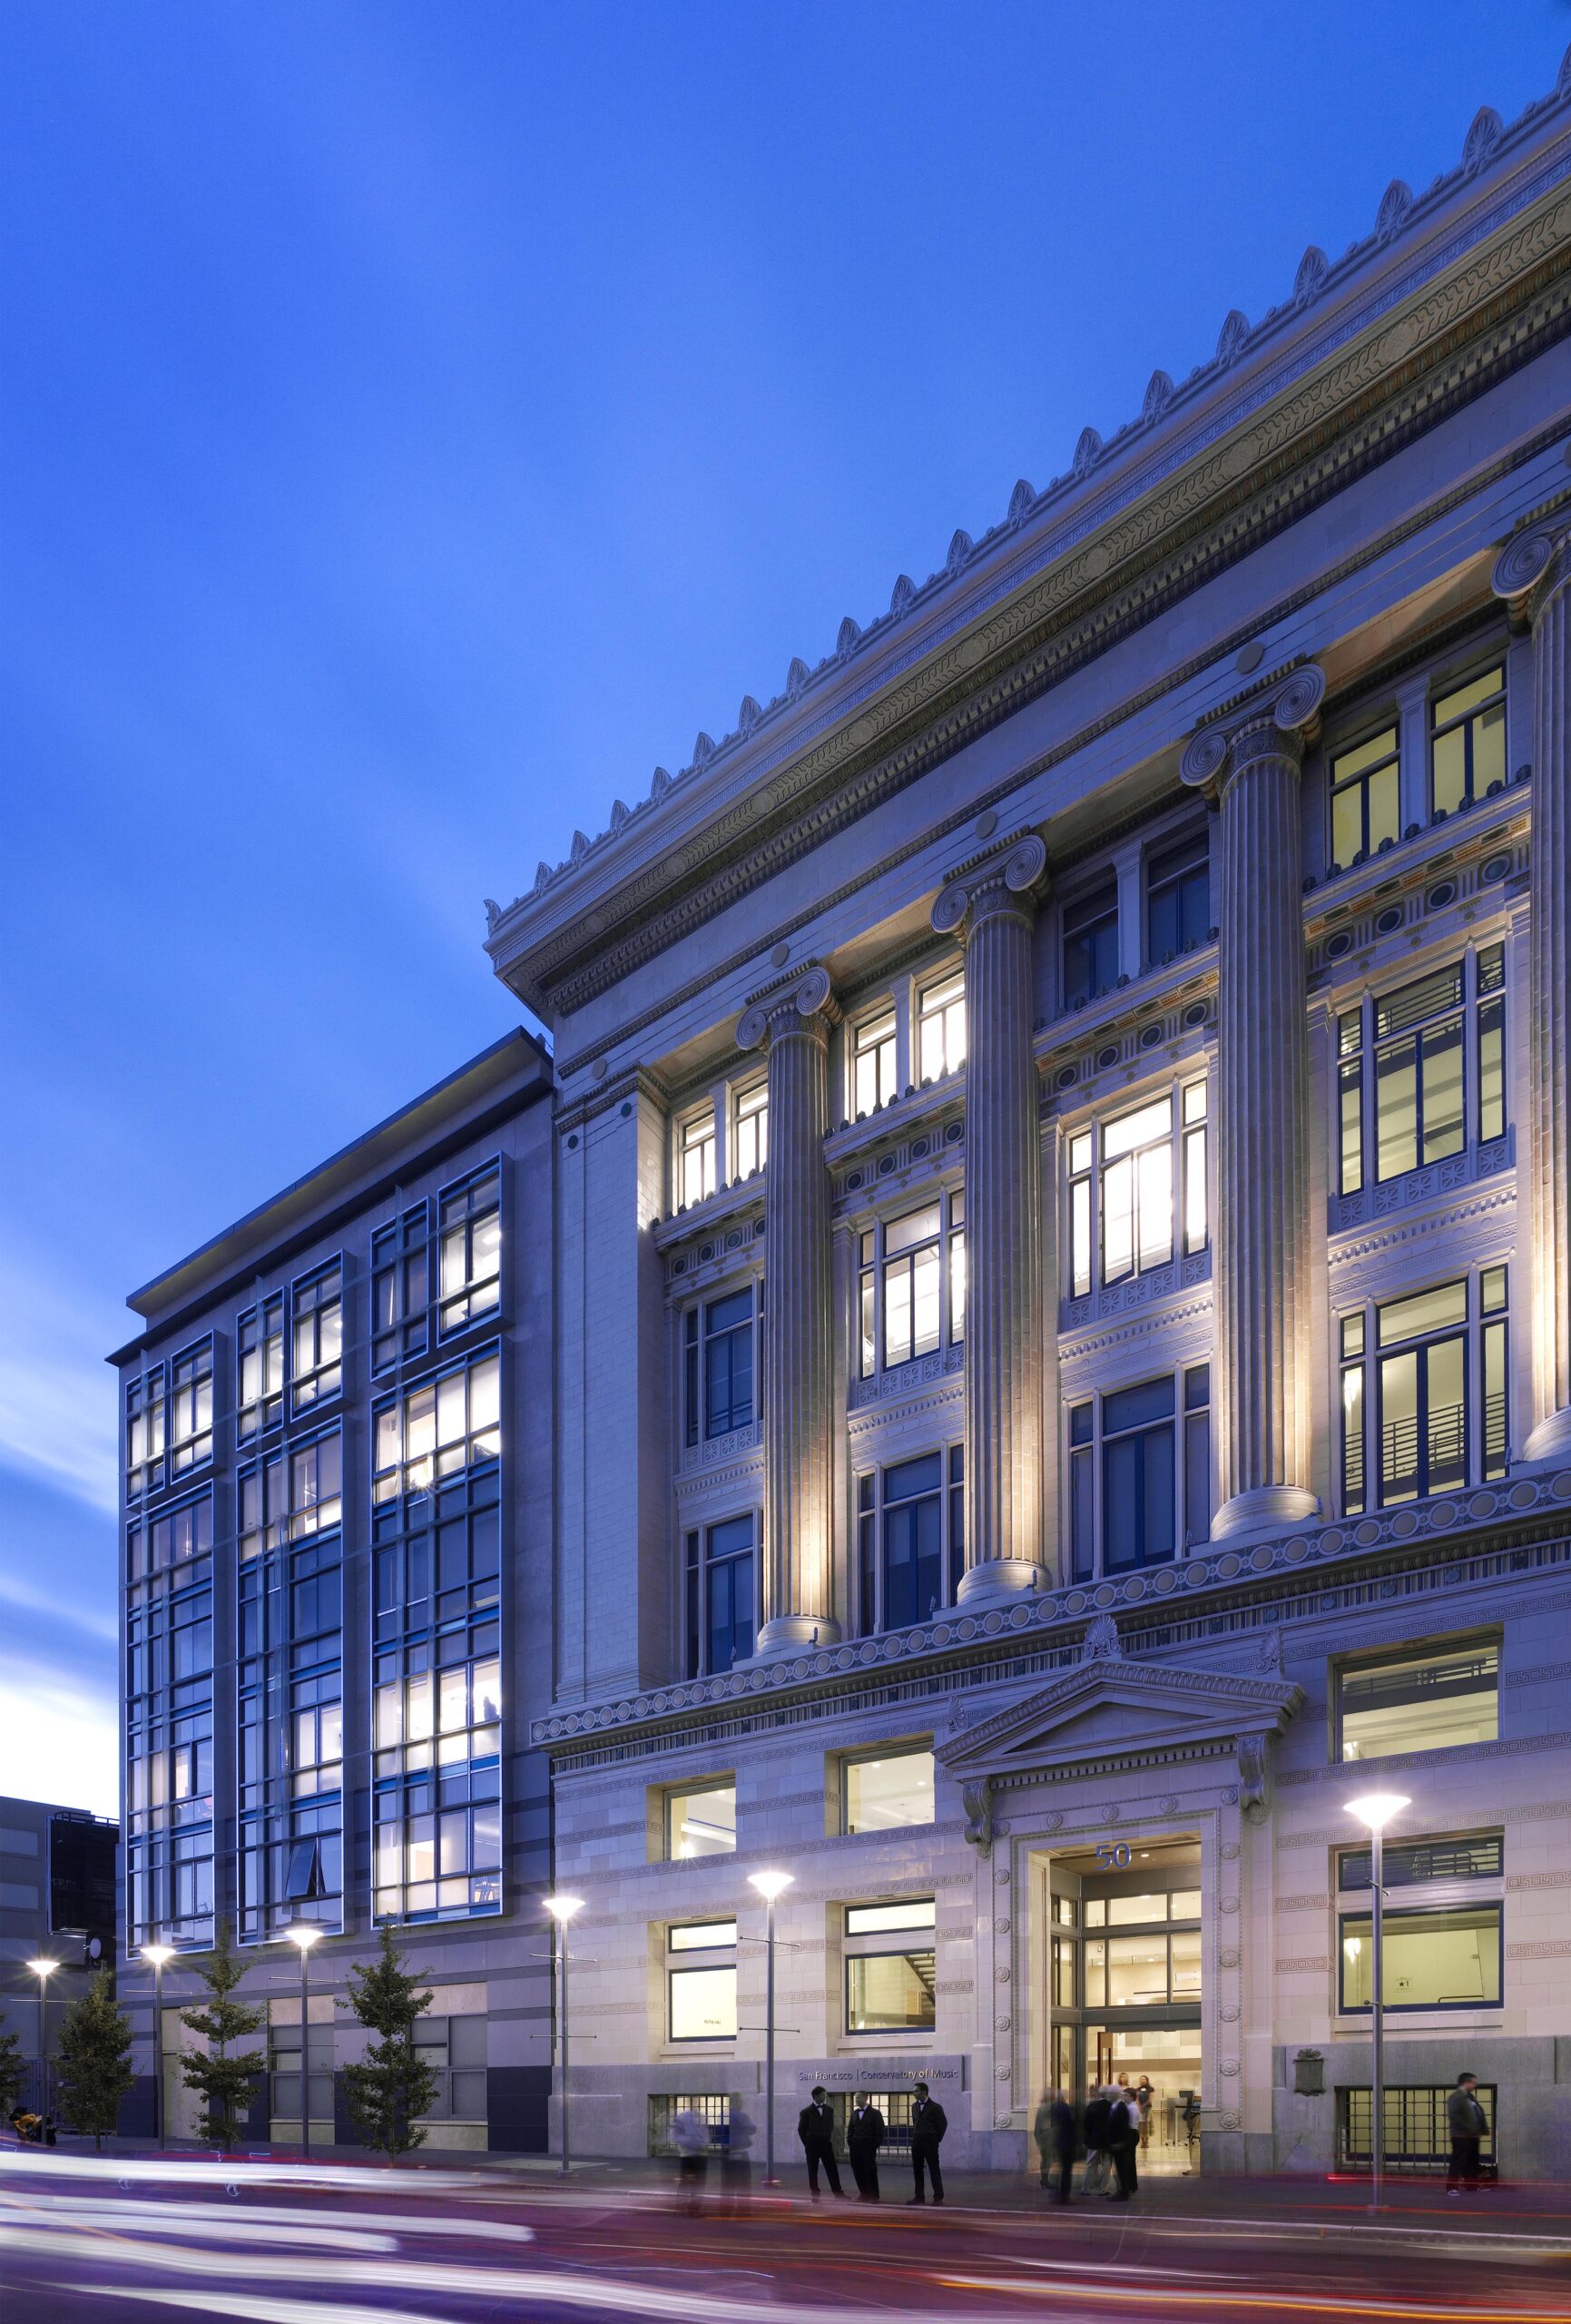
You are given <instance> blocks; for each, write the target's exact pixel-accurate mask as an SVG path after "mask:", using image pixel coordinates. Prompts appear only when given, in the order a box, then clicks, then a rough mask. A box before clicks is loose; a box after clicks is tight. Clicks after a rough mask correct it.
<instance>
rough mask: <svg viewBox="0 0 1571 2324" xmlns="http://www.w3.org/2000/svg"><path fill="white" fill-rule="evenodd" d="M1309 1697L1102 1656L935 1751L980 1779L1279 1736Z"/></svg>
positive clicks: (1270, 1683) (958, 1773)
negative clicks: (1170, 1748)
mask: <svg viewBox="0 0 1571 2324" xmlns="http://www.w3.org/2000/svg"><path fill="white" fill-rule="evenodd" d="M1302 1700H1303V1689H1302V1688H1301V1687H1295V1686H1293V1685H1291V1684H1290V1683H1289V1681H1287V1680H1286V1679H1272V1678H1252V1677H1250V1676H1247V1675H1245V1674H1244V1673H1242V1672H1240V1671H1236V1670H1195V1669H1183V1668H1179V1667H1175V1666H1173V1665H1167V1664H1162V1663H1154V1662H1136V1661H1134V1660H1132V1659H1129V1658H1128V1657H1127V1656H1124V1655H1122V1654H1112V1655H1098V1656H1095V1657H1094V1658H1092V1659H1087V1660H1085V1661H1084V1662H1082V1663H1080V1664H1079V1665H1078V1666H1077V1668H1076V1669H1073V1670H1066V1671H1065V1673H1064V1674H1063V1676H1062V1677H1061V1678H1058V1679H1054V1681H1053V1683H1052V1684H1051V1685H1050V1686H1047V1687H1044V1688H1042V1689H1040V1690H1039V1691H1038V1692H1037V1693H1036V1694H1034V1695H1028V1696H1026V1698H1025V1699H1024V1700H1023V1701H1021V1702H1018V1703H1013V1704H1011V1705H1009V1707H1008V1708H1007V1709H1004V1710H1001V1711H997V1712H995V1713H994V1715H993V1717H992V1718H988V1719H985V1720H984V1721H983V1722H982V1723H981V1724H980V1725H979V1726H977V1727H972V1728H964V1729H963V1730H962V1731H961V1732H960V1733H959V1734H957V1735H955V1736H953V1737H951V1738H950V1739H949V1740H948V1742H947V1743H943V1744H941V1745H940V1746H939V1747H938V1751H937V1754H936V1757H937V1758H938V1763H939V1765H940V1766H941V1767H943V1768H947V1769H948V1772H949V1774H950V1775H952V1776H954V1777H957V1778H959V1779H960V1780H962V1781H965V1780H972V1781H975V1780H977V1779H979V1778H981V1777H992V1776H1004V1775H1009V1774H1013V1773H1016V1772H1017V1771H1024V1770H1026V1769H1029V1768H1065V1769H1066V1768H1073V1767H1074V1766H1075V1765H1076V1764H1077V1763H1078V1762H1080V1761H1086V1762H1091V1761H1105V1760H1106V1759H1108V1758H1114V1757H1116V1756H1117V1755H1118V1754H1119V1753H1121V1752H1144V1751H1150V1750H1153V1749H1162V1748H1164V1747H1165V1746H1168V1745H1173V1744H1194V1743H1197V1742H1215V1743H1220V1744H1224V1745H1225V1744H1228V1743H1234V1744H1242V1742H1243V1741H1244V1739H1245V1738H1265V1737H1266V1736H1270V1735H1276V1734H1280V1733H1281V1730H1282V1728H1284V1727H1286V1725H1287V1723H1288V1721H1289V1719H1290V1718H1291V1717H1292V1715H1293V1713H1294V1711H1296V1710H1297V1709H1298V1708H1299V1705H1300V1704H1301V1702H1302Z"/></svg>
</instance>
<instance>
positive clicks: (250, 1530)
mask: <svg viewBox="0 0 1571 2324" xmlns="http://www.w3.org/2000/svg"><path fill="white" fill-rule="evenodd" d="M238 1495H239V1505H240V1506H239V1515H240V1525H239V1532H240V1554H241V1561H245V1560H246V1559H249V1558H253V1557H257V1556H259V1555H260V1553H261V1552H262V1551H264V1550H274V1549H278V1548H280V1547H281V1546H282V1545H283V1544H284V1543H286V1542H289V1541H304V1540H305V1539H307V1537H308V1536H309V1535H310V1534H313V1533H325V1532H329V1531H331V1530H332V1529H333V1528H334V1527H335V1526H337V1525H339V1524H340V1523H341V1522H342V1520H343V1511H344V1504H343V1445H342V1443H341V1440H340V1438H339V1432H338V1431H337V1429H334V1430H333V1431H332V1432H331V1433H330V1434H329V1435H327V1436H319V1437H317V1438H315V1439H314V1440H313V1441H312V1442H311V1443H309V1444H298V1445H294V1446H291V1447H290V1450H289V1451H288V1452H273V1453H270V1454H269V1455H268V1457H267V1458H266V1459H265V1460H263V1461H257V1462H252V1463H251V1465H250V1467H249V1468H245V1469H242V1470H241V1472H240V1476H239V1479H238Z"/></svg>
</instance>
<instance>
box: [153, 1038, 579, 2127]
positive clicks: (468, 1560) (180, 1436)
mask: <svg viewBox="0 0 1571 2324" xmlns="http://www.w3.org/2000/svg"><path fill="white" fill-rule="evenodd" d="M551 1113H552V1070H551V1062H550V1059H549V1058H548V1057H547V1056H546V1054H545V1051H544V1050H543V1049H541V1047H540V1046H539V1044H538V1043H537V1042H536V1041H535V1039H533V1038H532V1037H531V1036H530V1035H529V1034H527V1033H525V1032H522V1031H520V1032H515V1033H512V1034H510V1035H508V1036H507V1037H506V1039H504V1040H502V1041H499V1042H497V1043H496V1045H495V1046H494V1047H493V1048H491V1049H487V1050H486V1051H484V1052H483V1053H482V1054H481V1055H480V1056H479V1057H477V1058H475V1059H471V1060H470V1062H469V1063H468V1064H467V1065H466V1066H464V1067H462V1068H459V1070H458V1071H457V1072H456V1073H454V1074H452V1075H450V1076H448V1078H447V1079H446V1080H444V1081H442V1082H440V1083H438V1084H437V1087H436V1088H433V1089H429V1090H427V1092H426V1093H425V1094H424V1095H423V1096H422V1097H420V1098H416V1099H415V1100H414V1101H413V1103H412V1104H410V1105H409V1106H407V1107H406V1108H403V1109H402V1110H401V1111H400V1112H398V1114H396V1115H394V1116H393V1117H392V1118H390V1119H389V1120H388V1121H386V1122H383V1123H381V1124H379V1125H378V1127H377V1128H374V1129H371V1130H368V1132H367V1133H366V1134H365V1136H364V1137H360V1138H358V1139H357V1140H356V1141H355V1143H354V1144H353V1145H351V1146H349V1147H346V1148H344V1149H343V1151H342V1152H340V1153H339V1154H337V1155H335V1156H333V1157H332V1158H331V1159H330V1160H329V1161H327V1162H325V1163H323V1164H322V1165H321V1167H319V1168H318V1169H316V1170H314V1171H312V1172H311V1173H310V1174H309V1176H308V1177H304V1178H302V1179H300V1180H299V1181H297V1183H296V1184H295V1185H293V1186H292V1187H287V1188H285V1189H284V1191H283V1192H282V1193H281V1194H280V1195H278V1196H275V1197H274V1198H273V1199H272V1200H271V1201H270V1202H268V1203H266V1204H264V1205H263V1206H262V1207H261V1208H260V1210H257V1211H253V1212H252V1213H250V1215H249V1216H247V1217H245V1218H242V1219H241V1220H240V1221H239V1222H238V1223H237V1224H236V1225H235V1226H231V1227H230V1228H228V1229H226V1230H225V1232H224V1233H223V1234H221V1235H220V1236H216V1237H215V1238H214V1239H213V1240H212V1241H211V1242H210V1243H208V1244H205V1245H204V1246H202V1247H201V1249H200V1250H198V1251H196V1252H195V1253H193V1254H192V1256H191V1257H190V1258H187V1259H185V1260H182V1262H181V1263H180V1264H179V1265H176V1266H173V1267H172V1268H170V1269H169V1270H168V1271H167V1272H166V1273H165V1274H163V1275H160V1276H159V1277H158V1278H157V1279H156V1280H155V1281H154V1282H152V1283H151V1284H149V1285H145V1286H144V1288H143V1289H142V1290H140V1291H138V1292H135V1293H133V1295H132V1299H131V1302H130V1304H131V1305H132V1307H133V1309H134V1310H135V1311H136V1312H137V1314H138V1315H139V1316H140V1318H141V1322H142V1328H141V1330H140V1331H139V1332H138V1333H137V1335H136V1336H135V1338H134V1339H133V1340H132V1341H131V1342H130V1343H129V1344H127V1345H126V1346H125V1347H123V1348H122V1349H120V1350H119V1352H118V1353H117V1354H116V1355H115V1356H114V1357H113V1362H114V1364H115V1365H116V1367H117V1369H118V1372H119V1374H120V1393H121V1399H122V1407H123V1502H122V1518H121V1524H122V1541H123V1620H124V1627H125V1640H124V1691H123V1753H124V1758H123V1768H124V1794H123V1797H124V1811H125V1820H124V1833H125V1856H124V1868H123V1945H124V1948H125V1950H124V1965H123V1970H122V1974H121V1987H120V1990H121V1996H122V2000H123V2002H124V2003H125V2004H126V2005H127V2007H128V2010H129V2014H131V2017H132V2020H133V2028H134V2031H135V2033H136V2036H137V2039H138V2043H139V2050H138V2063H139V2067H140V2069H141V2081H140V2083H139V2085H138V2088H137V2090H136V2092H135V2093H133V2099H132V2101H131V2102H128V2105H127V2109H126V2112H125V2114H124V2117H123V2122H124V2125H125V2127H126V2128H128V2129H138V2130H141V2131H142V2132H148V2131H151V2129H152V2125H153V2122H154V2098H153V2082H152V2073H153V2057H154V2028H153V2014H154V2012H153V1997H154V1980H153V1976H152V1972H151V1970H150V1969H149V1967H148V1965H147V1963H146V1961H145V1960H144V1958H143V1957H142V1947H143V1946H144V1945H148V1944H155V1945H172V1946H173V1947H174V1948H175V1957H174V1959H173V1960H172V1961H171V1962H170V1963H169V1964H168V1965H167V1966H166V1967H165V1969H164V1972H163V2023H162V2028H161V2029H159V2032H158V2034H157V2053H158V2060H159V2070H160V2071H161V2072H162V2076H163V2099H164V2122H165V2125H166V2128H167V2130H168V2132H169V2133H170V2135H171V2136H172V2137H175V2138H179V2137H182V2136H187V2137H191V2136H196V2135H198V2134H199V2132H198V2124H197V2121H196V2116H195V2112H194V2107H195V2102H194V2100H193V2099H192V2097H191V2093H189V2092H188V2091H187V2090H186V2088H185V2086H184V2084H183V2082H182V2077H181V2074H180V2072H179V2062H178V2056H177V2053H178V2052H179V2050H180V2048H181V2047H182V2043H187V2042H188V2040H189V2037H188V2036H186V2035H185V2034H184V2033H183V2032H182V2026H181V2020H180V2012H181V2010H182V2007H185V2008H189V2007H191V2005H192V2004H194V2003H195V2002H196V2001H198V2000H199V1999H200V1997H201V1991H202V1989H201V1987H200V1986H199V1985H198V1984H197V1982H196V1980H195V1978H194V1977H193V1976H192V1974H191V1970H190V1967H189V1965H188V1964H187V1962H186V1961H185V1960H184V1959H183V1958H182V1956H184V1955H188V1954H190V1953H192V1952H201V1951H203V1950H205V1949H206V1947H207V1946H209V1945H211V1943H212V1941H213V1936H214V1933H215V1930H216V1927H217V1925H218V1923H219V1922H220V1921H221V1920H222V1921H227V1923H228V1924H229V1926H230V1928H231V1931H232V1933H233V1934H234V1936H235V1938H236V1941H237V1944H238V1945H239V1948H240V1950H241V1955H242V1957H243V1958H244V1960H245V1963H246V1975H245V1981H244V1984H243V1985H242V1987H241V1999H242V2000H250V2001H252V2002H260V2003H262V2004H265V2005H266V2007H267V2011H268V2016H269V2025H268V2033H267V2049H268V2063H269V2071H268V2073H267V2076H266V2079H265V2083H264V2084H263V2086H262V2087H261V2088H260V2090H259V2092H258V2093H257V2102H256V2105H255V2107H254V2109H253V2112H252V2117H251V2121H250V2135H251V2136H252V2137H255V2138H267V2137H269V2136H271V2137H273V2138H275V2139H279V2140H281V2141H283V2142H287V2143H293V2142H295V2141H297V2140H298V2138H299V2131H300V2110H301V2069H302V2048H301V2024H300V2004H299V1955H298V1953H297V1951H296V1949H295V1947H294V1945H293V1944H292V1943H291V1942H290V1939H289V1936H288V1932H289V1931H290V1929H291V1928H294V1927H296V1926H298V1925H300V1924H302V1923H306V1924H314V1925H315V1926H316V1927H317V1929H318V1930H319V1932H320V1940H319V1942H318V1943H317V1945H315V1947H314V1949H313V1951H312V1953H311V1955H310V1984H311V1992H310V1995H309V2024H308V2025H307V2027H306V2029H305V2033H306V2043H305V2052H306V2053H305V2056H304V2060H303V2063H304V2068H305V2072H306V2073H307V2075H308V2077H309V2082H308V2089H309V2097H308V2099H307V2103H309V2108H310V2123H311V2135H312V2141H313V2144H315V2145H319V2146H326V2145H329V2144H331V2143H333V2142H340V2141H348V2142H353V2140H354V2138H355V2135H356V2133H355V2130H354V2126H353V2124H352V2122H349V2120H348V2118H347V2117H346V2115H345V2113H344V2109H343V2101H342V2085H341V2083H340V2082H339V2079H338V2072H337V2070H338V2069H339V2067H340V2066H341V2065H343V2064H345V2063H349V2062H350V2061H351V2060H353V2059H354V2058H355V2057H357V2056H358V2054H359V2050H360V2046H361V2044H362V2043H363V2040H364V2036H363V2035H362V2034H360V2033H359V2032H358V2029H357V2028H356V2026H355V2022H354V2020H353V2018H352V2017H349V2015H348V2014H346V2012H345V2010H344V2009H343V2007H342V2006H341V2005H340V2004H341V2003H342V2001H343V1999H344V1997H345V1996H346V1995H347V1994H348V1992H349V1970H350V1968H351V1967H352V1966H353V1965H356V1964H363V1963H364V1962H366V1961H367V1960H368V1959H369V1958H370V1957H371V1955H372V1954H373V1953H374V1951H375V1949H376V1944H377V1932H378V1926H379V1925H380V1924H382V1923H383V1922H388V1923H392V1924H394V1925H397V1926H398V1932H399V1942H400V1944H401V1945H403V1946H404V1947H405V1949H406V1951H407V1955H408V1958H409V1961H410V1964H411V1965H412V1966H413V1967H415V1968H416V1969H417V1970H420V1971H421V1972H423V1973H425V1974H427V1975H428V1977H429V1979H430V1983H431V1986H432V1989H433V1991H434V1994H435V1996H436V1998H435V2001H434V2004H433V2006H432V2008H431V2010H430V2012H429V2013H428V2014H427V2016H426V2017H424V2018H423V2019H422V2021H421V2028H420V2037H419V2038H420V2042H421V2045H422V2049H423V2051H424V2053H425V2055H426V2057H427V2063H430V2064H431V2065H432V2066H433V2067H434V2068H435V2069H436V2071H437V2075H438V2083H437V2092H438V2095H437V2107H436V2112H435V2116H434V2119H433V2120H432V2122H431V2124H430V2132H429V2138H430V2143H431V2144H432V2145H433V2146H434V2147H447V2148H459V2149H463V2148H484V2147H487V2146H488V2147H491V2148H494V2149H499V2150H505V2151H506V2150H513V2151H522V2152H537V2151H540V2150H542V2149H543V2148H544V2146H545V2135H546V2127H547V2124H546V2094H547V2090H548V2085H549V2079H550V2054H551V2031H550V2018H551V1990H550V1970H549V1965H548V1959H547V1955H546V1950H545V1945H543V1941H542V1928H543V1925H544V1916H543V1914H542V1911H541V1906H540V1898H541V1896H543V1895H544V1893H545V1886H546V1884H547V1882H548V1878H549V1872H550V1829H549V1800H548V1785H547V1769H546V1762H545V1758H544V1756H543V1755H542V1754H541V1752H540V1751H539V1750H538V1749H537V1748H535V1746H534V1745H533V1744H532V1743H531V1740H530V1735H529V1721H530V1719H531V1718H532V1717H533V1716H535V1715H537V1714H539V1713H540V1712H542V1711H544V1710H545V1709H547V1708H548V1706H549V1704H550V1701H551V1657H550V1644H549V1641H550V1637H551V1559H550V1540H551V1462H552V1445H551V1441H550V1430H549V1427H548V1426H544V1425H542V1424H541V1418H540V1415H541V1413H542V1412H543V1411H548V1409H549V1400H550V1395H551V1379H552V1353H551V1351H552V1314H553V1286H552V1275H551V1170H552V1135H551Z"/></svg>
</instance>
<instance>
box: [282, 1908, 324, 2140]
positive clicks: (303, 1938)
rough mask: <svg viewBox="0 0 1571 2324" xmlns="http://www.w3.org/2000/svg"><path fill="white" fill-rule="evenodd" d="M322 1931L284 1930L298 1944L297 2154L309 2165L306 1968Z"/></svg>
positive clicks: (306, 1927)
mask: <svg viewBox="0 0 1571 2324" xmlns="http://www.w3.org/2000/svg"><path fill="white" fill-rule="evenodd" d="M321 1934H322V1932H321V1930H320V1929H319V1928H313V1927H312V1926H311V1925H310V1923H309V1921H300V1922H298V1923H297V1924H296V1925H295V1926H294V1927H293V1928H286V1929H285V1931H284V1938H285V1941H286V1943H288V1944H290V1945H299V1952H300V2152H301V2153H302V2154H303V2155H304V2156H305V2159H306V2161H307V2162H309V2161H310V2159H311V2076H310V2040H311V2024H310V1996H309V1991H308V1987H307V1980H306V1967H307V1964H308V1963H309V1960H310V1957H311V1947H312V1945H316V1944H319V1942H320V1939H321Z"/></svg>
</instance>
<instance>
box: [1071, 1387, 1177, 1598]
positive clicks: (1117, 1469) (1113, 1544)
mask: <svg viewBox="0 0 1571 2324" xmlns="http://www.w3.org/2000/svg"><path fill="white" fill-rule="evenodd" d="M1210 1531H1211V1366H1210V1365H1209V1364H1191V1365H1190V1367H1189V1368H1188V1370H1187V1371H1185V1372H1183V1374H1179V1375H1178V1376H1177V1377H1176V1378H1175V1377H1174V1375H1173V1374H1172V1373H1164V1374H1160V1375H1159V1376H1158V1377H1157V1378H1156V1379H1154V1380H1143V1381H1141V1382H1140V1383H1139V1384H1137V1385H1136V1386H1134V1387H1131V1388H1118V1389H1114V1390H1111V1391H1109V1392H1108V1393H1105V1394H1103V1395H1100V1396H1093V1397H1088V1398H1087V1399H1086V1401H1085V1403H1078V1404H1073V1405H1071V1406H1070V1410H1069V1537H1070V1544H1071V1555H1072V1559H1073V1562H1074V1570H1075V1580H1076V1581H1089V1580H1091V1579H1092V1577H1093V1576H1094V1575H1095V1573H1096V1572H1097V1571H1099V1570H1100V1571H1102V1572H1103V1573H1126V1572H1129V1571H1133V1570H1134V1568H1135V1567H1137V1566H1147V1565H1161V1564H1164V1563H1165V1561H1167V1560H1168V1559H1170V1558H1172V1557H1173V1556H1174V1555H1175V1553H1176V1551H1177V1548H1178V1545H1179V1543H1180V1541H1183V1543H1184V1544H1185V1545H1186V1546H1188V1545H1193V1543H1195V1542H1197V1541H1204V1540H1205V1539H1206V1538H1207V1536H1208V1535H1209V1533H1210ZM1099 1550H1100V1557H1099V1556H1098V1551H1099Z"/></svg>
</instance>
